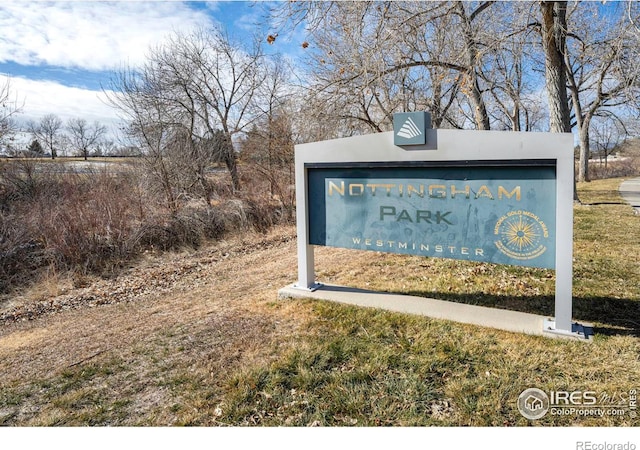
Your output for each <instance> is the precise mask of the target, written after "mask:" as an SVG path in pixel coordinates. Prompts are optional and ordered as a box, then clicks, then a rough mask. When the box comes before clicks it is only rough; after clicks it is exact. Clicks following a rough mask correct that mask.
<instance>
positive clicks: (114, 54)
mask: <svg viewBox="0 0 640 450" xmlns="http://www.w3.org/2000/svg"><path fill="white" fill-rule="evenodd" d="M267 6H268V4H267V3H266V2H246V1H220V2H214V1H211V2H182V1H145V0H135V1H134V0H118V1H110V2H108V1H89V0H75V1H58V2H55V1H42V0H35V1H34V0H31V1H29V0H0V77H2V78H4V77H9V79H10V85H11V89H12V92H13V94H14V95H15V96H17V97H18V99H19V101H20V102H21V103H22V102H24V107H23V112H22V114H21V115H20V117H19V120H21V121H26V120H30V119H34V120H38V119H39V118H40V117H42V116H43V115H45V114H47V113H54V114H57V115H58V116H59V117H61V118H62V119H63V120H67V119H68V118H71V117H84V118H86V119H87V120H89V121H93V120H98V121H101V122H103V123H105V124H107V125H110V126H111V125H113V126H115V125H116V124H117V115H116V112H115V111H114V110H113V109H112V108H111V107H109V106H108V105H106V104H105V103H104V101H102V98H103V94H102V87H107V86H108V84H109V79H110V77H111V76H112V73H113V70H114V69H117V68H118V67H120V66H121V65H122V64H127V65H131V66H135V65H137V64H140V63H142V62H143V61H144V58H145V53H146V52H147V50H148V49H149V47H150V46H152V45H155V44H158V43H160V42H162V41H163V40H164V39H165V38H166V37H167V36H168V35H170V34H171V33H173V32H176V31H180V32H188V31H189V30H193V29H196V28H199V27H210V26H215V25H221V26H222V27H224V28H225V29H227V30H228V31H229V32H230V33H231V34H232V35H235V36H236V37H240V38H242V37H250V36H252V34H253V32H254V31H256V30H257V29H258V28H257V23H259V21H260V20H261V19H262V17H264V16H263V10H264V8H265V7H267ZM261 30H262V33H263V34H264V35H265V37H266V34H267V33H268V31H267V30H268V27H267V26H261ZM279 43H281V44H284V42H282V41H280V42H279ZM264 45H265V50H266V51H268V52H273V51H276V49H275V47H276V46H273V47H269V45H268V44H266V41H265V43H264ZM283 49H284V47H283V46H282V45H280V46H278V49H277V50H279V51H282V50H283ZM0 81H4V79H0Z"/></svg>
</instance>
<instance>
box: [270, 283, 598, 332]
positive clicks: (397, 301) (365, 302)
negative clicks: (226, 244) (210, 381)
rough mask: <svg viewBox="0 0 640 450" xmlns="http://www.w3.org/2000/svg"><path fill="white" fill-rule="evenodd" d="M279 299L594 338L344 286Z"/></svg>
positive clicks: (537, 319)
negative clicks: (382, 310)
mask: <svg viewBox="0 0 640 450" xmlns="http://www.w3.org/2000/svg"><path fill="white" fill-rule="evenodd" d="M278 298H280V299H287V298H312V299H315V300H328V301H332V302H337V303H343V304H348V305H355V306H362V307H368V308H378V309H384V310H386V311H393V312H399V313H406V314H416V315H421V316H425V317H430V318H432V319H440V320H452V321H455V322H459V323H466V324H470V325H476V326H480V327H488V328H495V329H497V330H504V331H511V332H516V333H525V334H531V335H537V336H547V337H553V338H565V339H579V340H584V341H587V342H590V341H591V340H592V337H593V329H592V327H591V326H588V325H584V324H583V325H579V324H575V323H574V324H573V327H574V330H575V331H574V332H573V333H564V332H556V331H555V324H554V323H553V319H550V318H548V317H545V316H540V315H537V314H529V313H523V312H519V311H509V310H503V309H496V308H487V307H484V306H476V305H467V304H464V303H455V302H449V301H444V300H436V299H432V298H424V297H415V296H411V295H402V294H391V293H387V292H376V291H368V290H363V289H356V288H349V287H344V286H335V285H322V286H321V287H320V288H319V289H316V290H314V291H313V292H312V291H307V290H303V289H299V288H298V287H296V286H295V285H290V286H287V287H285V288H282V289H280V291H278Z"/></svg>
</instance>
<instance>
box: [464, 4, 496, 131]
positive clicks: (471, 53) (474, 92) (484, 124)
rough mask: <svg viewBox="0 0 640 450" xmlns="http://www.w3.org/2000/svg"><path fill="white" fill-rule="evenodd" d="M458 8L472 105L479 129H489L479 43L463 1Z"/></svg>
mask: <svg viewBox="0 0 640 450" xmlns="http://www.w3.org/2000/svg"><path fill="white" fill-rule="evenodd" d="M456 8H457V10H458V15H459V16H460V19H461V20H462V31H463V34H464V46H465V52H466V65H467V67H468V69H467V73H466V75H467V76H468V85H469V86H468V87H469V90H470V93H469V98H470V100H471V106H472V107H473V117H474V121H475V123H476V128H477V129H478V130H489V129H491V127H490V124H489V114H488V113H487V107H486V105H485V102H484V99H483V98H482V91H481V90H480V84H479V82H478V72H477V70H476V67H477V65H478V53H479V50H478V43H477V42H476V39H475V38H474V33H473V28H472V24H471V19H470V17H469V16H468V15H467V13H466V11H465V9H464V5H463V3H462V2H457V3H456Z"/></svg>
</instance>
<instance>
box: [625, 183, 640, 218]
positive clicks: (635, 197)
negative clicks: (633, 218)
mask: <svg viewBox="0 0 640 450" xmlns="http://www.w3.org/2000/svg"><path fill="white" fill-rule="evenodd" d="M620 195H621V196H622V198H623V199H624V200H625V201H626V202H627V203H629V204H630V205H631V206H633V207H634V208H635V210H636V214H640V178H632V179H631V180H627V181H623V182H622V184H621V185H620Z"/></svg>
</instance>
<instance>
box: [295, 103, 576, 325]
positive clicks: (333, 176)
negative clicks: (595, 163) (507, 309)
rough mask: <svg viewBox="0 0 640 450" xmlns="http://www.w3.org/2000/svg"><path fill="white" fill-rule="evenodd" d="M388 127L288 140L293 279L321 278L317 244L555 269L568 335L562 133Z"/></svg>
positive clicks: (568, 219)
mask: <svg viewBox="0 0 640 450" xmlns="http://www.w3.org/2000/svg"><path fill="white" fill-rule="evenodd" d="M429 126H430V118H429V115H428V113H402V114H398V115H396V116H395V117H394V131H393V132H387V133H378V134H371V135H365V136H355V137H350V138H344V139H336V140H330V141H323V142H315V143H309V144H302V145H298V146H296V190H297V223H298V282H297V283H296V284H295V287H296V288H297V289H302V290H307V291H313V290H316V289H318V288H320V287H321V285H320V284H318V283H316V280H315V274H314V258H313V247H314V246H317V245H321V246H330V247H341V248H350V249H360V250H373V251H382V252H392V253H402V254H410V255H419V256H425V257H441V258H453V259H461V260H469V261H478V262H489V263H496V264H510V265H520V266H528V267H540V268H549V269H555V271H556V302H555V319H554V320H550V321H547V322H545V324H544V326H545V327H546V331H549V332H555V333H559V334H567V335H573V334H575V332H576V324H573V323H572V320H571V311H572V249H573V246H572V241H573V137H572V135H571V134H568V133H562V134H559V133H524V132H499V131H470V130H433V129H430V128H429Z"/></svg>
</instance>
